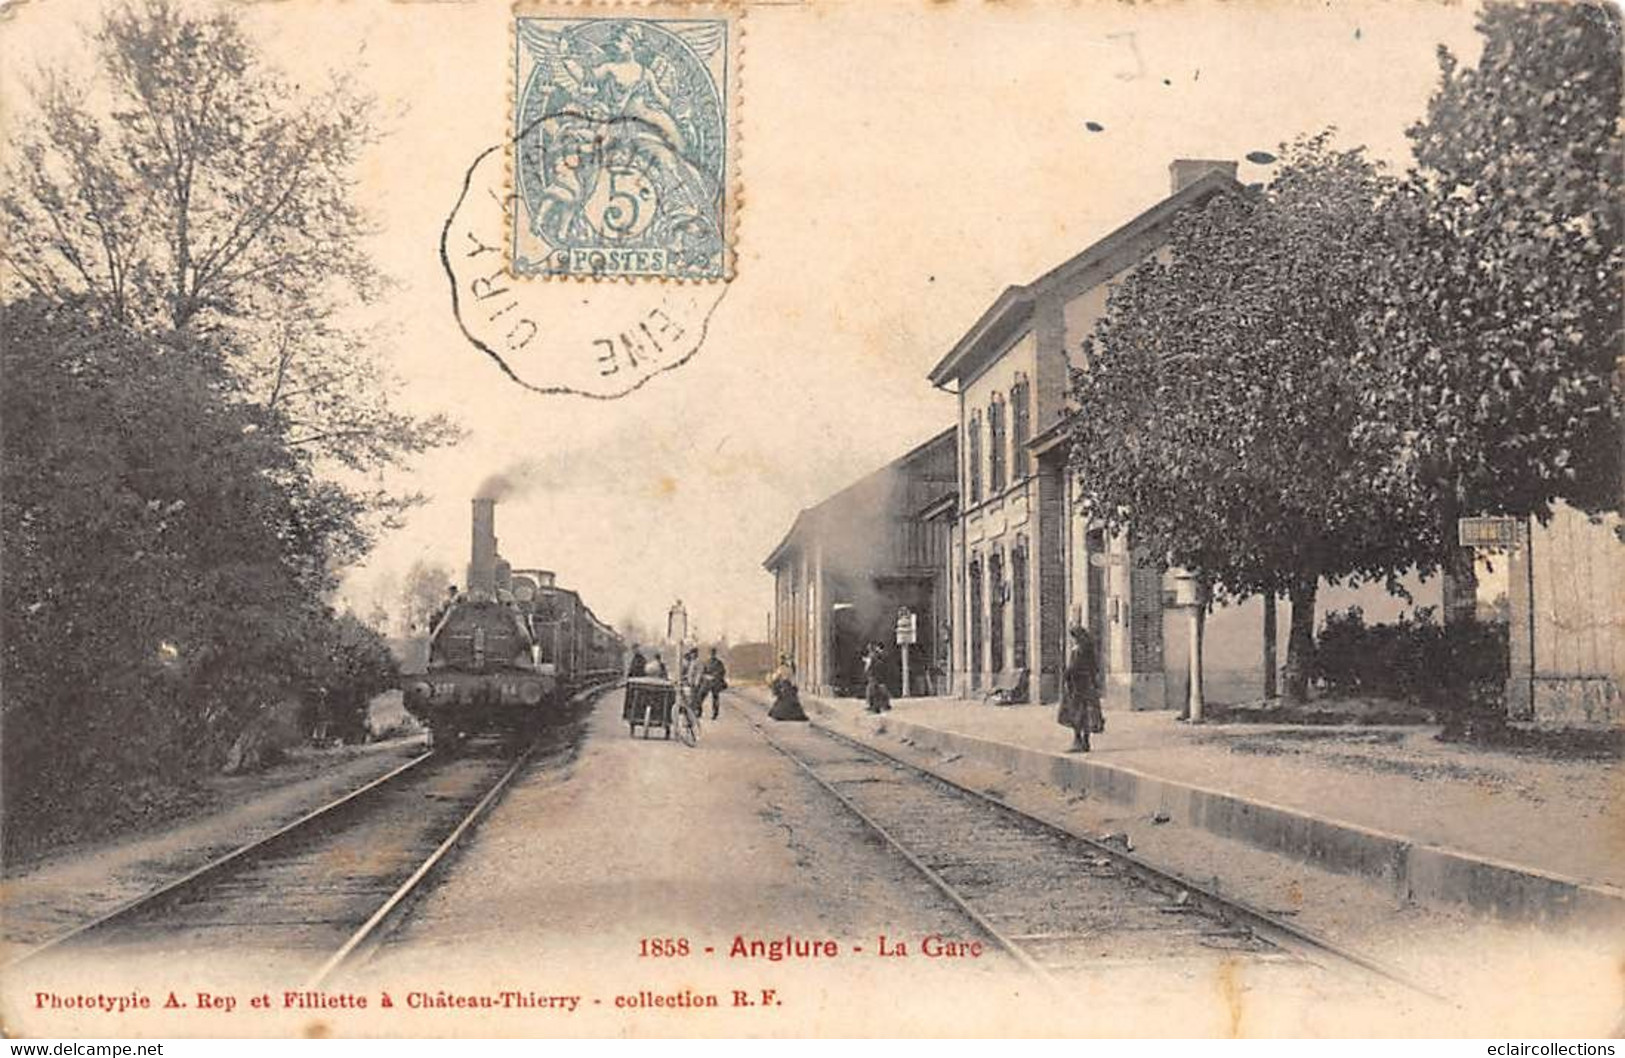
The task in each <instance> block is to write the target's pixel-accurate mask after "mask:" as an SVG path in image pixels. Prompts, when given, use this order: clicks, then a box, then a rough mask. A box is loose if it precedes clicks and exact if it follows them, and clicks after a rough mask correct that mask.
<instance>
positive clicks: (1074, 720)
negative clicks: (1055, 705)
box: [1056, 625, 1106, 753]
mask: <svg viewBox="0 0 1625 1058" xmlns="http://www.w3.org/2000/svg"><path fill="white" fill-rule="evenodd" d="M1056 719H1057V720H1058V721H1060V722H1061V724H1062V725H1064V726H1066V727H1070V728H1071V729H1072V748H1071V749H1069V750H1068V751H1067V752H1069V753H1088V752H1089V736H1090V734H1091V733H1093V734H1099V733H1100V732H1102V731H1104V730H1106V718H1105V716H1104V715H1103V714H1102V713H1101V711H1100V664H1099V662H1098V661H1097V660H1096V659H1095V641H1094V639H1093V638H1092V637H1091V636H1090V635H1089V630H1088V629H1086V628H1084V627H1083V626H1081V625H1078V626H1075V627H1073V629H1072V650H1071V652H1070V653H1069V654H1068V655H1067V658H1066V675H1065V684H1064V686H1063V689H1062V692H1061V710H1060V714H1059V715H1058V716H1057V717H1056Z"/></svg>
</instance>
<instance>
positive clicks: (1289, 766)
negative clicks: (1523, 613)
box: [752, 689, 1625, 923]
mask: <svg viewBox="0 0 1625 1058" xmlns="http://www.w3.org/2000/svg"><path fill="white" fill-rule="evenodd" d="M752 695H753V697H756V698H757V700H759V701H765V700H766V696H767V692H766V691H765V690H760V689H755V690H753V691H752ZM802 703H803V705H804V706H805V707H806V710H807V712H808V714H809V715H810V716H811V717H812V719H813V721H814V722H815V723H819V724H823V725H825V726H828V727H830V728H831V729H832V730H836V731H840V732H842V733H845V734H848V735H853V736H856V737H858V738H860V739H862V740H863V741H865V742H869V743H871V744H876V745H879V746H880V748H885V743H886V742H892V743H894V744H896V745H898V746H906V747H908V748H909V749H911V750H916V751H918V750H924V751H929V752H932V753H934V754H937V755H938V756H939V757H940V758H942V759H945V760H950V761H952V760H958V759H960V758H964V759H966V760H972V761H975V762H978V763H980V764H983V765H987V766H991V767H994V768H997V769H1000V770H1002V771H1003V772H1005V773H1009V774H1011V775H1013V776H1015V777H1017V778H1019V779H1022V780H1027V781H1031V782H1037V783H1042V784H1046V785H1047V786H1050V787H1054V788H1056V790H1057V791H1060V792H1063V793H1064V794H1066V795H1067V796H1068V797H1074V798H1076V797H1083V798H1088V799H1089V800H1091V801H1096V802H1101V803H1109V804H1111V805H1112V806H1114V808H1115V809H1116V810H1117V811H1118V812H1119V813H1120V814H1122V815H1124V816H1127V817H1129V818H1133V819H1136V820H1142V818H1143V822H1145V823H1147V824H1150V823H1153V822H1154V823H1163V822H1172V823H1176V824H1181V825H1183V826H1187V827H1192V828H1196V829H1199V830H1202V831H1205V832H1207V833H1208V834H1211V835H1215V836H1217V837H1220V838H1225V839H1231V840H1234V841H1239V842H1243V843H1245V844H1247V845H1251V846H1255V847H1257V848H1259V849H1263V850H1266V851H1268V852H1271V853H1275V854H1278V855H1283V856H1286V857H1290V858H1292V859H1296V860H1299V861H1302V862H1305V863H1308V864H1311V865H1313V866H1315V867H1318V868H1321V869H1324V870H1328V871H1332V872H1336V873H1339V874H1345V875H1355V876H1360V877H1363V878H1366V879H1370V880H1372V881H1374V882H1376V883H1377V884H1379V885H1382V886H1384V887H1387V888H1388V889H1389V891H1390V892H1391V893H1392V895H1393V896H1394V897H1396V898H1397V899H1399V900H1401V901H1407V902H1416V903H1421V904H1425V905H1434V906H1452V907H1456V908H1461V909H1463V910H1465V909H1467V908H1470V909H1473V910H1476V911H1478V912H1484V913H1488V914H1490V915H1492V916H1494V917H1496V918H1501V919H1506V920H1511V921H1531V922H1551V923H1559V922H1577V921H1586V922H1591V921H1607V922H1610V923H1617V922H1620V921H1625V785H1622V784H1621V772H1620V767H1619V764H1618V762H1617V761H1615V760H1611V759H1600V760H1599V759H1589V760H1569V759H1554V758H1553V757H1552V756H1550V755H1543V754H1542V753H1539V752H1536V751H1533V750H1501V749H1493V748H1486V747H1480V746H1471V745H1459V744H1450V743H1443V742H1439V741H1438V740H1437V739H1436V738H1435V735H1436V734H1437V732H1438V728H1436V727H1431V726H1415V725H1412V726H1397V725H1396V726H1376V725H1372V726H1366V725H1338V726H1329V725H1318V724H1317V725H1306V724H1264V723H1207V724H1194V725H1193V724H1188V723H1185V722H1182V721H1180V720H1178V719H1177V718H1176V716H1175V714H1173V713H1171V712H1108V713H1107V714H1106V725H1107V729H1106V731H1105V733H1104V734H1101V735H1096V736H1095V737H1094V748H1093V751H1092V752H1090V753H1087V754H1074V753H1068V752H1066V750H1067V748H1068V746H1069V745H1070V744H1071V739H1072V734H1071V732H1070V730H1068V729H1067V728H1064V727H1062V726H1060V725H1059V724H1058V723H1057V722H1056V716H1055V714H1056V707H1055V706H1054V705H1010V706H1000V705H991V704H984V703H982V702H976V701H967V700H963V699H955V698H898V699H894V700H893V703H892V704H893V709H892V711H891V712H889V713H885V714H880V715H872V714H868V713H866V712H865V710H864V703H863V701H862V700H860V699H855V698H822V697H817V696H811V695H805V694H804V695H802Z"/></svg>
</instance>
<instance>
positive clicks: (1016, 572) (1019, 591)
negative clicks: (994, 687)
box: [1010, 540, 1027, 669]
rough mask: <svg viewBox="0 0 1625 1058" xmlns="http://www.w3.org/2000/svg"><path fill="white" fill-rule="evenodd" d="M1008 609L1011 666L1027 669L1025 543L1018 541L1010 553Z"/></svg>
mask: <svg viewBox="0 0 1625 1058" xmlns="http://www.w3.org/2000/svg"><path fill="white" fill-rule="evenodd" d="M1010 607H1011V609H1012V610H1013V611H1014V612H1013V613H1012V614H1011V617H1012V618H1013V620H1012V622H1011V623H1012V625H1013V626H1014V627H1012V629H1011V632H1010V639H1011V642H1010V650H1011V653H1012V654H1013V655H1014V657H1013V659H1012V661H1011V664H1012V665H1013V666H1014V667H1015V668H1018V669H1024V668H1026V667H1027V543H1026V541H1024V540H1023V541H1019V542H1018V543H1017V544H1016V548H1015V550H1014V551H1012V552H1010Z"/></svg>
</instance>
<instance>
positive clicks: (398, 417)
mask: <svg viewBox="0 0 1625 1058" xmlns="http://www.w3.org/2000/svg"><path fill="white" fill-rule="evenodd" d="M92 43H93V45H94V53H93V54H94V58H95V60H96V62H97V66H98V69H97V75H96V76H95V77H92V78H84V77H76V76H74V75H73V74H70V73H69V72H67V71H62V70H57V71H48V72H46V73H45V74H44V75H43V76H42V78H41V79H40V80H39V82H38V84H37V85H36V87H35V92H34V97H35V99H34V101H35V104H36V107H37V110H38V114H37V116H36V117H35V119H34V120H31V121H19V122H17V123H16V127H17V128H18V129H19V130H21V131H19V133H18V134H17V135H16V137H15V139H14V142H12V143H11V144H10V145H9V150H8V152H7V154H8V157H9V158H10V159H11V161H10V163H9V164H8V165H7V166H6V170H5V186H4V189H3V190H0V213H3V215H4V217H5V219H6V223H7V226H8V228H9V229H10V231H9V233H8V234H9V236H10V237H9V238H8V239H7V240H6V243H5V245H4V249H3V251H0V253H3V255H4V258H3V259H4V260H5V262H6V264H7V265H8V268H7V273H8V276H7V282H8V286H7V290H6V294H7V296H8V297H14V296H17V295H18V294H20V293H24V292H27V293H33V294H36V295H43V296H48V297H52V298H55V299H56V300H58V301H59V302H66V301H68V300H70V299H71V300H73V301H74V302H75V303H76V304H80V305H83V306H86V307H87V308H89V309H91V310H93V311H96V312H97V313H99V314H100V315H102V316H104V317H105V318H107V319H108V320H109V321H110V322H112V323H115V324H118V325H121V326H125V327H130V328H133V329H135V330H138V331H141V332H143V333H146V334H149V335H153V336H156V337H159V338H161V339H162V340H163V341H164V342H165V343H166V344H168V345H170V346H171V347H173V348H176V349H184V350H185V351H187V352H188V353H189V354H190V355H194V356H198V357H209V358H218V359H220V360H222V362H224V363H226V364H227V365H228V366H229V367H230V369H231V372H230V378H231V380H232V381H233V382H234V383H235V388H234V390H233V391H232V395H233V396H234V398H236V399H239V400H242V401H245V402H249V403H252V404H254V405H256V406H258V407H260V408H261V409H262V410H263V411H265V412H266V413H268V414H270V415H274V416H275V417H276V418H277V419H279V420H280V421H281V422H282V423H283V424H285V426H286V430H285V438H286V441H287V443H288V444H290V445H291V446H293V447H295V448H299V449H301V450H304V451H308V452H309V453H310V454H312V455H313V456H314V457H316V458H318V459H322V460H328V461H331V462H332V463H333V464H335V465H337V466H343V467H347V468H349V469H351V470H356V471H371V470H376V469H379V468H382V467H387V466H390V465H392V464H394V463H396V462H398V461H399V460H401V459H403V458H406V457H408V456H411V455H413V454H416V453H419V452H422V451H424V450H425V449H428V448H431V447H435V446H438V445H443V444H446V443H449V442H451V441H453V440H455V439H456V437H457V431H456V430H455V429H454V428H453V427H452V426H451V424H450V423H449V422H448V421H446V420H445V419H444V418H442V417H439V416H434V417H430V418H418V417H415V416H412V415H410V414H407V413H405V412H403V411H401V410H400V408H399V407H398V406H397V404H398V402H397V400H396V394H395V384H394V382H393V379H392V377H391V376H390V374H389V372H388V371H387V369H386V368H385V366H384V364H383V362H382V360H381V357H382V356H383V355H384V354H385V352H386V350H387V343H385V342H384V341H383V340H381V337H380V336H379V335H376V334H368V333H365V332H358V331H356V330H355V329H353V328H352V327H349V326H347V325H346V323H345V319H346V314H347V312H348V311H349V310H353V309H354V307H355V306H357V305H361V304H366V303H369V302H371V301H373V300H374V299H375V298H376V297H377V296H378V295H379V294H380V293H381V292H382V291H383V290H384V289H385V287H386V281H385V279H384V277H383V276H382V275H381V274H380V273H379V271H378V270H377V269H376V267H375V266H374V265H373V263H372V261H371V259H370V257H369V256H368V254H367V252H366V248H365V240H366V238H367V236H368V235H369V234H370V232H371V226H370V223H369V221H368V218H367V217H366V215H365V213H364V212H363V211H362V210H361V209H360V208H359V206H358V205H357V204H356V202H355V196H354V188H355V183H356V175H355V173H356V167H357V165H358V163H359V161H360V160H361V157H362V153H363V151H364V150H365V149H366V148H368V147H369V146H370V145H372V144H373V143H374V142H375V141H376V140H377V138H378V133H377V124H376V119H375V115H374V112H375V107H374V104H373V101H372V100H371V99H370V98H369V97H367V96H366V95H364V94H362V93H360V92H358V91H357V90H356V89H355V87H354V86H353V85H352V84H350V83H349V82H348V81H346V80H344V79H335V80H334V81H333V83H331V84H330V85H328V86H327V87H325V88H321V89H318V90H314V91H312V90H311V89H310V88H309V87H308V86H295V85H291V84H289V83H288V82H287V81H286V80H285V79H284V78H283V77H282V76H281V75H279V74H278V73H277V72H276V71H275V70H273V69H270V68H269V67H267V65H266V64H265V63H264V62H263V61H262V60H261V58H260V56H259V54H258V53H257V51H256V49H255V47H254V46H253V44H252V43H251V42H250V41H249V40H248V39H247V38H246V37H245V35H244V33H243V31H242V28H241V27H240V25H239V24H238V21H237V19H236V16H235V15H233V14H230V13H226V12H223V11H215V12H214V13H206V14H199V13H195V12H193V11H191V10H190V9H187V8H185V7H183V6H181V5H179V4H176V3H173V2H171V0H145V2H143V3H140V4H137V5H133V6H122V7H118V8H115V9H113V10H112V11H111V12H110V13H109V14H108V15H107V16H106V17H105V18H104V19H103V21H102V23H101V26H100V29H99V31H98V32H97V33H96V34H95V36H94V40H93V42H92ZM373 498H374V499H381V498H382V497H373Z"/></svg>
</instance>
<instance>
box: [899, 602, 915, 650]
mask: <svg viewBox="0 0 1625 1058" xmlns="http://www.w3.org/2000/svg"><path fill="white" fill-rule="evenodd" d="M919 629H920V625H919V616H918V615H916V614H915V613H914V611H912V610H899V611H897V643H898V645H899V646H908V645H910V644H912V643H917V642H919Z"/></svg>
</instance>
